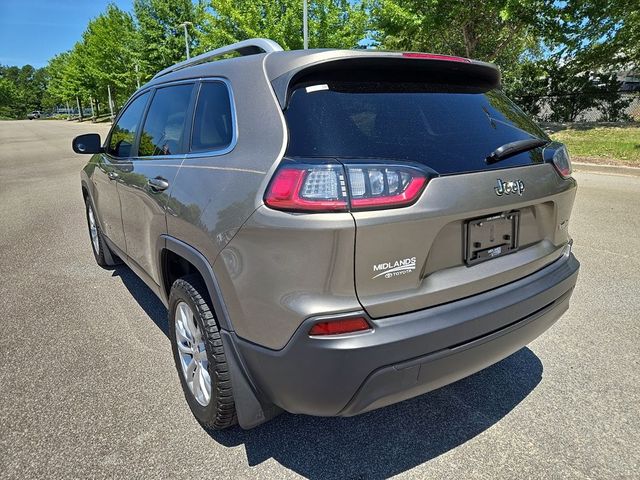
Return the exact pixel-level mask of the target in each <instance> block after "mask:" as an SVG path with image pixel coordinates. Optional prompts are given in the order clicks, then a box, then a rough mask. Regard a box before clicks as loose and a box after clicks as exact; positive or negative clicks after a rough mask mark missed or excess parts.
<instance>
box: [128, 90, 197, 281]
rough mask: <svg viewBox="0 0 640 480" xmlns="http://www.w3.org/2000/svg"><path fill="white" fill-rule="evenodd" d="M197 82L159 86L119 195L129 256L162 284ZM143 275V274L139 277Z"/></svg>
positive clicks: (143, 270)
mask: <svg viewBox="0 0 640 480" xmlns="http://www.w3.org/2000/svg"><path fill="white" fill-rule="evenodd" d="M193 91H194V83H193V82H188V83H178V84H172V85H168V86H162V87H158V88H157V89H156V90H155V91H154V93H153V97H152V98H151V101H150V104H149V107H148V109H147V112H146V115H145V117H144V120H143V124H142V127H141V129H140V135H139V137H138V141H137V146H136V154H135V155H134V156H133V157H132V158H131V161H130V164H129V168H128V172H126V173H125V172H121V174H120V185H119V194H120V201H121V202H122V223H123V226H124V234H125V237H126V242H127V255H128V256H129V258H130V259H131V260H132V261H133V262H134V263H135V264H136V265H137V266H138V267H139V269H140V270H142V272H143V273H146V275H148V276H149V277H150V278H151V280H153V281H154V282H155V283H156V284H157V285H160V283H161V280H160V272H159V271H158V269H157V267H158V265H157V263H158V262H157V259H156V254H157V244H158V241H159V239H160V235H162V234H164V233H166V232H167V222H166V218H165V214H166V207H167V200H168V199H169V195H170V192H171V186H172V184H173V180H174V179H175V177H176V174H177V172H178V169H179V168H180V165H181V163H182V161H183V159H184V156H185V152H186V149H187V147H186V143H187V135H188V130H189V128H188V127H189V125H190V123H191V122H190V118H191V115H192V114H191V110H192V102H193ZM139 273H140V272H139Z"/></svg>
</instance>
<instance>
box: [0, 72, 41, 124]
mask: <svg viewBox="0 0 640 480" xmlns="http://www.w3.org/2000/svg"><path fill="white" fill-rule="evenodd" d="M46 75H47V74H46V70H45V69H36V68H34V67H32V66H31V65H25V66H23V67H4V66H0V111H1V113H2V115H5V116H9V117H14V118H20V117H24V116H25V115H26V114H27V112H30V111H32V110H41V109H42V99H43V95H44V92H45V88H46Z"/></svg>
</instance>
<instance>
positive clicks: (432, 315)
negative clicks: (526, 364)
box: [231, 247, 580, 416]
mask: <svg viewBox="0 0 640 480" xmlns="http://www.w3.org/2000/svg"><path fill="white" fill-rule="evenodd" d="M579 266H580V264H579V263H578V261H577V260H576V258H575V257H574V256H573V255H572V254H571V253H570V250H569V248H568V247H567V250H566V252H565V253H564V255H563V256H562V257H561V258H560V259H558V260H557V261H555V262H554V263H552V264H551V265H548V266H547V267H545V268H543V269H542V270H540V271H538V272H536V273H534V274H532V275H529V276H528V277H526V278H523V279H521V280H518V281H516V282H513V283H510V284H508V285H504V286H502V287H500V288H496V289H494V290H491V291H488V292H485V293H482V294H479V295H474V296H472V297H469V298H465V299H462V300H458V301H455V302H451V303H448V304H444V305H440V306H437V307H432V308H429V309H426V310H421V311H417V312H412V313H407V314H403V315H397V316H393V317H387V318H383V319H376V320H370V322H371V324H372V325H373V326H374V329H373V331H372V332H370V333H364V334H355V335H345V336H339V337H333V338H311V337H309V336H308V334H307V333H308V331H309V328H310V327H311V325H312V324H313V323H315V322H317V321H318V318H314V319H309V320H307V321H305V322H304V323H303V324H302V325H301V327H300V328H299V329H298V330H297V331H296V333H295V335H294V336H293V338H292V339H291V340H290V341H289V342H288V343H287V345H286V346H285V347H284V348H283V349H282V350H277V351H276V350H270V349H267V348H264V347H260V346H257V345H255V344H252V343H250V342H247V341H244V340H242V339H240V338H239V337H237V336H235V334H231V335H232V338H233V342H234V343H235V346H236V348H237V350H238V353H239V356H240V357H241V358H242V362H243V363H244V366H245V370H246V373H247V376H248V377H249V378H250V379H251V381H252V383H253V384H254V386H255V387H256V389H257V390H258V391H259V394H260V396H261V397H263V398H264V399H265V400H268V401H269V402H272V403H273V404H275V405H277V406H279V407H281V408H283V409H284V410H287V411H289V412H292V413H304V414H310V415H321V416H334V415H339V416H351V415H356V414H359V413H363V412H366V411H369V410H373V409H375V408H380V407H383V406H386V405H390V404H392V403H395V402H399V401H402V400H405V399H408V398H411V397H414V396H417V395H420V394H423V393H426V392H428V391H430V390H434V389H436V388H439V387H441V386H443V385H447V384H449V383H452V382H455V381H456V380H459V379H461V378H463V377H466V376H468V375H471V374H473V373H475V372H477V371H479V370H481V369H483V368H485V367H488V366H489V365H492V364H493V363H496V362H498V361H500V360H501V359H503V358H505V357H507V356H509V355H510V354H512V353H514V352H516V351H517V350H519V349H520V348H522V347H523V346H525V345H527V344H528V343H529V342H531V341H532V340H533V339H535V338H536V337H538V336H539V335H540V334H542V333H543V332H544V331H545V330H547V329H548V328H549V327H550V326H551V325H553V323H555V321H556V320H558V318H560V316H561V315H562V314H563V313H564V312H565V311H566V310H567V308H568V307H569V299H570V296H571V294H572V292H573V287H574V286H575V283H576V279H577V275H578V270H579ZM332 318H335V317H332Z"/></svg>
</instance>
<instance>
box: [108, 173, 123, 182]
mask: <svg viewBox="0 0 640 480" xmlns="http://www.w3.org/2000/svg"><path fill="white" fill-rule="evenodd" d="M119 176H120V175H118V174H117V173H116V172H109V173H107V177H109V180H117V179H118V177H119Z"/></svg>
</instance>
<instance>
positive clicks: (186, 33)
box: [178, 22, 193, 60]
mask: <svg viewBox="0 0 640 480" xmlns="http://www.w3.org/2000/svg"><path fill="white" fill-rule="evenodd" d="M188 25H193V23H191V22H182V23H181V24H180V25H178V26H179V27H183V28H184V47H185V49H186V51H187V60H189V59H190V58H191V55H190V54H189V33H188V32H187V26H188Z"/></svg>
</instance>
